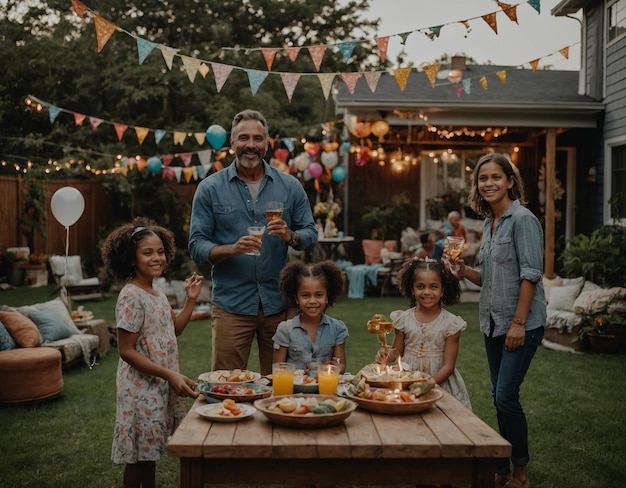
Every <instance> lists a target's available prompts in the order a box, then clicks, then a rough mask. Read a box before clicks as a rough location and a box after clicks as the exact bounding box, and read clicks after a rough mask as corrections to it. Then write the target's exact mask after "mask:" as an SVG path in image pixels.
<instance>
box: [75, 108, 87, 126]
mask: <svg viewBox="0 0 626 488" xmlns="http://www.w3.org/2000/svg"><path fill="white" fill-rule="evenodd" d="M84 121H85V116H84V115H83V114H79V113H76V112H74V124H75V125H76V126H78V127H80V126H82V125H83V122H84Z"/></svg>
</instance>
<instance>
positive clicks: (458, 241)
mask: <svg viewBox="0 0 626 488" xmlns="http://www.w3.org/2000/svg"><path fill="white" fill-rule="evenodd" d="M446 241H447V247H448V255H449V256H450V259H452V261H456V259H457V258H458V257H459V256H460V255H461V253H462V252H463V246H465V239H463V238H462V237H455V236H448V237H446Z"/></svg>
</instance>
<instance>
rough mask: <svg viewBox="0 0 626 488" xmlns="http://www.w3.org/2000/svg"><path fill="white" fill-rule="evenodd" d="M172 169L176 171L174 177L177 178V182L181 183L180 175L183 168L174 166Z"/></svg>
mask: <svg viewBox="0 0 626 488" xmlns="http://www.w3.org/2000/svg"><path fill="white" fill-rule="evenodd" d="M170 169H171V170H172V171H174V176H175V177H176V181H177V182H178V183H180V175H181V174H182V172H183V168H181V167H180V166H173V167H171V168H170Z"/></svg>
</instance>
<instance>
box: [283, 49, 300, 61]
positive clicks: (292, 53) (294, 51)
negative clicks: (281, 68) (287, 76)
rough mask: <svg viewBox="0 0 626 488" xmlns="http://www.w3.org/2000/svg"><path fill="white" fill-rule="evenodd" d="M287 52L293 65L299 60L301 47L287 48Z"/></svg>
mask: <svg viewBox="0 0 626 488" xmlns="http://www.w3.org/2000/svg"><path fill="white" fill-rule="evenodd" d="M285 52H286V53H287V56H288V57H289V59H290V60H291V62H292V63H293V62H294V61H295V60H296V59H297V58H298V53H300V48H299V47H286V48H285Z"/></svg>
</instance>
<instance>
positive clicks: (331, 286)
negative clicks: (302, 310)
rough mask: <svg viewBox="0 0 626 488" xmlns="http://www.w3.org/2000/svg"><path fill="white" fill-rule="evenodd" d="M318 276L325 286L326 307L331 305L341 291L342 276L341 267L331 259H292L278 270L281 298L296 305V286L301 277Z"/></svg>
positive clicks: (342, 284)
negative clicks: (313, 261)
mask: <svg viewBox="0 0 626 488" xmlns="http://www.w3.org/2000/svg"><path fill="white" fill-rule="evenodd" d="M306 277H313V278H318V279H319V280H320V281H322V283H324V286H325V287H326V294H327V298H328V305H327V306H328V307H331V306H332V305H333V304H334V303H335V301H336V300H337V297H339V295H341V293H343V288H344V282H345V280H344V277H343V272H342V271H341V268H340V267H339V266H337V265H336V264H335V263H334V262H333V261H328V260H327V261H321V262H319V263H310V264H306V263H304V262H302V261H292V262H291V263H289V264H287V266H285V267H284V268H283V269H282V271H281V272H280V277H279V280H278V282H279V286H280V292H281V294H282V295H283V299H284V300H285V302H286V303H288V304H289V305H290V306H293V307H295V306H297V305H298V304H297V303H296V297H297V296H298V286H299V284H300V281H301V280H302V278H306Z"/></svg>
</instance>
